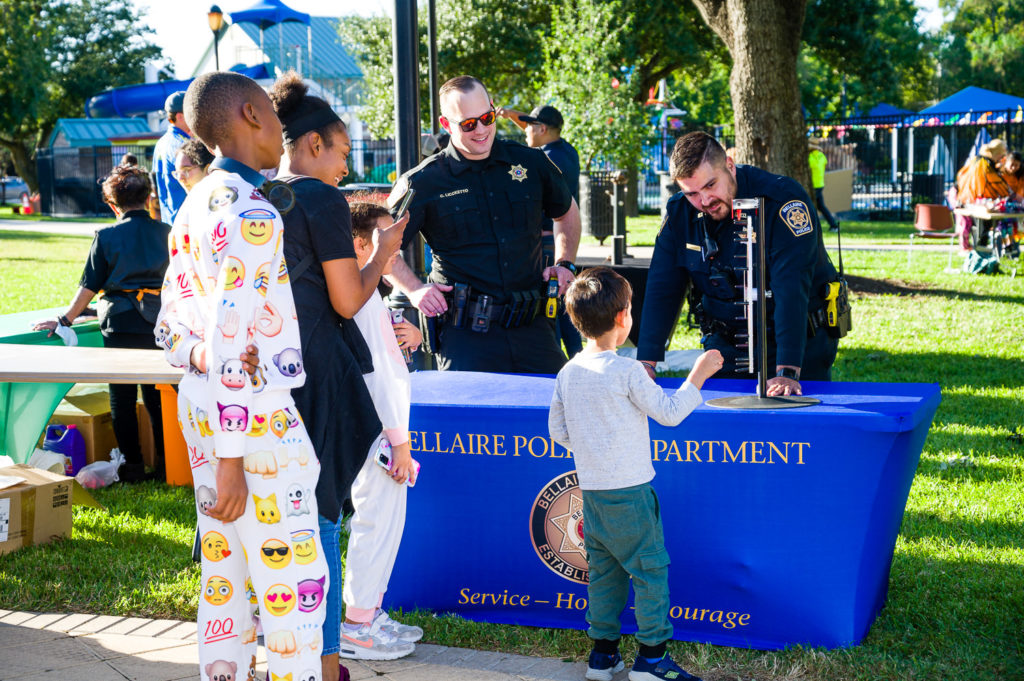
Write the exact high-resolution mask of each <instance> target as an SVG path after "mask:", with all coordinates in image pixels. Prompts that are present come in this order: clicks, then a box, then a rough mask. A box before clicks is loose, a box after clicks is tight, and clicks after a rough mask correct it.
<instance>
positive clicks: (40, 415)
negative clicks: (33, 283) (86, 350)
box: [0, 307, 103, 463]
mask: <svg viewBox="0 0 1024 681" xmlns="http://www.w3.org/2000/svg"><path fill="white" fill-rule="evenodd" d="M63 311H64V308H63V307H62V308H54V309H50V310H34V311H31V312H18V313H15V314H9V315H0V343H23V344H28V345H62V344H63V343H62V341H61V340H60V338H58V337H57V336H53V337H52V338H47V337H46V332H45V331H32V330H31V328H32V327H31V324H32V322H35V321H37V320H40V319H47V318H51V319H52V318H53V317H56V316H57V315H59V314H61V313H62V312H63ZM74 330H75V334H77V336H78V344H79V345H81V346H84V347H101V346H102V345H103V339H102V337H101V336H100V327H99V322H96V321H93V322H87V323H84V324H76V325H75V326H74ZM72 385H73V384H72V383H0V454H6V455H7V456H9V457H11V458H12V459H14V462H15V463H25V462H26V461H28V458H29V457H30V456H31V455H32V451H33V449H34V448H35V445H36V442H38V440H39V435H40V433H42V432H43V429H44V428H45V427H46V424H47V423H49V421H50V417H51V416H52V415H53V410H54V409H56V408H57V405H58V404H60V401H61V400H62V399H64V395H66V394H67V392H68V390H70V389H71V386H72Z"/></svg>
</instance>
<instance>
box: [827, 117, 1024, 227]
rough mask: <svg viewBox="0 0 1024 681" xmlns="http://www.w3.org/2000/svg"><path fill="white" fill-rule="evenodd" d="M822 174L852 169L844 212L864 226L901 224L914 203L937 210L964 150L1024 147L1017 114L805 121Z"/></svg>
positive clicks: (1022, 124) (964, 157)
mask: <svg viewBox="0 0 1024 681" xmlns="http://www.w3.org/2000/svg"><path fill="white" fill-rule="evenodd" d="M808 132H809V134H810V135H812V136H817V137H823V138H824V143H823V145H822V149H823V150H824V151H825V153H826V155H827V156H828V157H829V168H830V169H835V168H853V169H854V179H853V205H852V210H853V211H854V212H856V213H860V214H862V215H864V216H865V217H867V218H869V219H906V218H907V217H909V216H910V215H911V213H912V212H913V208H914V205H915V204H918V203H942V202H943V200H944V199H945V196H946V193H947V192H948V191H949V189H950V188H951V187H953V186H954V184H955V181H956V173H957V171H958V170H959V169H960V168H961V167H962V166H963V164H964V162H965V161H966V160H967V158H968V156H970V154H971V149H972V148H973V147H975V145H976V144H977V143H978V142H979V141H981V140H983V139H986V138H997V137H998V138H1002V139H1003V140H1004V141H1005V142H1006V144H1007V146H1008V147H1009V148H1010V149H1011V150H1013V149H1018V150H1019V149H1021V148H1022V147H1024V114H1022V112H1020V111H1012V110H1009V111H995V112H979V113H975V112H960V113H949V114H942V115H941V116H922V115H920V114H908V115H901V116H889V117H883V118H846V119H837V120H810V121H808Z"/></svg>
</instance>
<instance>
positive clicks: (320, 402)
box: [270, 72, 412, 681]
mask: <svg viewBox="0 0 1024 681" xmlns="http://www.w3.org/2000/svg"><path fill="white" fill-rule="evenodd" d="M270 98H271V100H272V101H273V103H274V108H275V110H276V112H277V115H278V118H280V119H281V123H282V126H283V134H284V147H285V153H284V156H283V157H282V159H281V167H280V168H279V172H278V176H277V180H278V181H280V182H284V183H286V184H288V185H290V186H291V188H292V189H293V190H294V194H295V204H294V207H293V208H292V209H291V210H290V211H289V212H287V213H286V214H285V216H284V223H285V230H284V231H285V243H284V252H285V257H286V259H287V262H288V266H289V270H290V279H291V286H292V291H293V294H294V297H295V307H296V311H297V313H298V321H299V332H300V334H301V342H302V348H303V359H304V360H305V362H306V366H305V368H306V375H307V378H306V384H305V385H304V386H303V387H302V388H300V389H297V390H295V391H294V393H293V396H294V399H295V403H296V405H297V406H298V409H299V413H300V414H301V415H302V418H303V421H304V422H305V425H306V428H307V430H308V432H309V434H310V437H311V438H312V440H313V446H314V448H315V450H316V451H317V453H318V454H319V455H320V463H321V466H322V468H321V473H320V480H319V482H318V483H317V487H316V497H317V500H318V506H319V511H320V516H321V517H320V525H321V527H323V528H325V529H324V530H322V534H321V536H322V537H323V538H324V539H325V540H326V541H325V543H324V552H325V554H327V562H328V565H329V566H330V571H331V573H332V574H331V575H330V577H329V580H328V581H329V584H330V585H331V588H330V589H329V590H328V593H327V620H326V622H325V624H324V647H323V653H322V654H323V657H322V658H321V661H322V664H323V678H324V680H325V681H331V680H333V679H337V678H338V675H339V672H340V668H339V665H338V652H339V649H340V637H341V632H340V626H341V597H342V594H341V588H340V585H341V556H340V553H339V548H338V543H337V537H338V532H339V530H340V524H341V516H342V504H343V503H344V502H345V501H346V500H347V499H348V496H349V489H350V487H351V485H352V482H353V481H354V480H355V478H356V475H357V474H358V472H359V470H360V468H361V467H362V465H363V463H364V462H365V461H366V458H367V456H368V455H369V454H370V453H372V452H373V451H375V450H376V448H377V447H378V445H379V443H380V441H381V439H382V437H383V434H382V430H383V428H382V425H381V422H380V420H379V418H378V417H377V413H376V411H375V409H374V406H373V402H372V400H371V398H370V395H369V392H368V391H367V388H366V384H365V383H364V381H363V376H362V375H363V374H364V373H369V372H371V371H373V364H372V361H371V359H370V353H369V350H368V348H367V347H366V343H365V341H364V340H363V338H362V336H361V335H360V333H359V330H358V328H356V327H355V322H353V321H352V317H353V316H354V315H355V314H356V312H358V311H359V309H360V308H361V307H362V306H363V304H364V303H365V302H366V301H367V299H368V298H369V297H370V296H371V295H375V294H376V287H377V283H378V282H379V281H380V277H381V273H382V271H383V269H384V266H385V265H386V264H387V262H388V261H389V260H390V259H391V257H392V256H393V255H394V254H395V253H396V252H397V251H398V249H399V248H400V247H401V242H402V232H403V230H404V228H405V222H406V221H405V220H400V221H399V222H397V223H395V225H393V226H392V227H390V228H389V229H385V230H380V233H379V239H378V242H377V244H376V246H377V248H376V251H375V252H374V254H373V256H372V257H371V258H370V260H369V261H368V262H367V263H366V265H365V266H364V267H363V268H362V269H360V268H359V266H358V265H357V264H356V253H355V249H354V247H353V243H352V222H351V214H350V212H349V208H348V202H347V201H346V200H345V198H344V196H343V195H342V193H341V192H340V191H338V189H337V185H338V183H339V182H340V181H341V180H342V178H344V177H345V176H346V175H347V174H348V162H347V161H348V154H349V153H350V151H351V142H350V140H349V137H348V130H347V129H346V127H345V124H344V122H343V121H342V120H341V119H340V118H339V117H338V115H337V114H336V113H335V112H334V111H333V110H332V109H331V107H330V105H329V104H328V103H327V102H325V101H324V100H323V99H320V98H319V97H314V96H312V95H309V94H308V93H307V87H306V85H305V84H304V83H303V82H302V79H301V78H300V77H299V76H298V75H297V74H295V73H294V72H292V73H287V74H285V75H284V76H282V77H281V78H279V79H278V80H277V82H276V83H274V86H273V88H272V89H271V92H270ZM378 629H379V628H378ZM374 633H375V636H376V641H375V645H373V646H371V648H375V649H377V650H378V652H379V653H380V654H381V656H382V658H383V659H393V658H394V657H400V656H401V655H402V654H408V653H409V652H411V651H412V646H411V645H409V644H405V645H399V644H400V643H401V641H399V640H398V638H397V637H396V636H393V635H392V634H391V633H389V632H387V631H375V632H374ZM392 644H394V645H392Z"/></svg>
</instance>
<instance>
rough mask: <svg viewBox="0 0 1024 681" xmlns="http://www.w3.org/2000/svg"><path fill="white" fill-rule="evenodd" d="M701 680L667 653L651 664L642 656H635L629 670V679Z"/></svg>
mask: <svg viewBox="0 0 1024 681" xmlns="http://www.w3.org/2000/svg"><path fill="white" fill-rule="evenodd" d="M662 679H668V680H669V681H701V678H700V677H699V676H694V675H693V674H690V673H689V672H687V671H686V670H685V669H683V668H682V667H680V666H679V665H677V664H676V663H675V662H673V661H672V658H671V657H669V656H668V655H667V654H666V655H665V657H663V658H661V659H660V660H658V662H657V664H652V663H650V662H648V661H647V660H645V659H644V658H642V657H637V658H636V662H634V663H633V668H632V669H630V670H629V681H661V680H662Z"/></svg>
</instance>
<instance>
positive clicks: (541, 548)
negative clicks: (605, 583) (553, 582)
mask: <svg viewBox="0 0 1024 681" xmlns="http://www.w3.org/2000/svg"><path fill="white" fill-rule="evenodd" d="M530 541H531V542H532V543H533V550H534V551H536V552H537V557H538V558H540V559H541V560H542V561H543V562H544V564H545V565H547V566H548V568H549V569H551V570H552V571H553V572H556V573H557V574H559V575H560V576H562V577H565V578H566V579H568V580H569V581H572V582H576V583H577V584H587V583H588V582H589V581H590V572H589V571H588V570H587V550H586V548H584V546H583V494H582V493H581V492H580V488H579V481H578V479H577V477H576V471H569V472H568V473H563V474H562V475H559V476H558V477H557V478H555V479H554V480H552V481H551V482H549V483H548V484H546V485H544V488H543V489H542V490H541V491H540V494H538V495H537V498H536V499H535V500H534V502H533V508H532V509H531V510H530Z"/></svg>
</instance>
